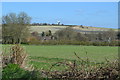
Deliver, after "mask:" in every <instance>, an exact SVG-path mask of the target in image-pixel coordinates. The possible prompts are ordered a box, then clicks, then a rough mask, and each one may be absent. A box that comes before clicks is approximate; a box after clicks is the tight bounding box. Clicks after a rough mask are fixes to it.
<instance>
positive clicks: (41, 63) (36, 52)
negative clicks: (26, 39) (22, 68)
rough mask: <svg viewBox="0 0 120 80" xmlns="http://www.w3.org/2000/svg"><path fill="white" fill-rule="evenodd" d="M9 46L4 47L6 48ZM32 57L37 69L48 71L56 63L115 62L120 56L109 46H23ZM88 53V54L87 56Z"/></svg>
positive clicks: (116, 50) (114, 48)
mask: <svg viewBox="0 0 120 80" xmlns="http://www.w3.org/2000/svg"><path fill="white" fill-rule="evenodd" d="M6 46H8V45H4V46H3V47H6ZM23 46H24V48H25V49H26V51H27V53H28V54H29V56H30V59H31V63H32V64H33V65H34V66H35V67H37V68H44V69H48V67H50V66H51V65H52V64H54V63H55V62H60V61H61V62H62V61H65V60H66V59H67V60H68V61H71V60H78V59H77V57H76V56H75V55H74V52H76V53H77V55H78V56H79V57H81V58H82V59H86V57H88V58H89V59H90V60H91V61H96V62H104V61H105V58H107V59H109V60H114V59H116V58H117V56H118V47H109V46H76V45H53V46H47V45H41V46H40V45H39V46H37V45H23ZM86 52H87V54H86Z"/></svg>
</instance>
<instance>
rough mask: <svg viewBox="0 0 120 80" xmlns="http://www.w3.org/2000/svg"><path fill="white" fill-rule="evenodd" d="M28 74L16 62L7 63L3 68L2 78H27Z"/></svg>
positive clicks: (4, 79)
mask: <svg viewBox="0 0 120 80" xmlns="http://www.w3.org/2000/svg"><path fill="white" fill-rule="evenodd" d="M29 75H30V73H29V72H28V71H25V70H24V69H21V68H20V67H19V65H18V64H8V65H7V66H6V67H5V68H3V73H2V79H3V80H13V79H28V78H29Z"/></svg>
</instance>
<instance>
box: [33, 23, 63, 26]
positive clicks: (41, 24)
mask: <svg viewBox="0 0 120 80" xmlns="http://www.w3.org/2000/svg"><path fill="white" fill-rule="evenodd" d="M31 25H32V26H46V25H49V26H64V24H54V23H52V24H49V23H32V24H31Z"/></svg>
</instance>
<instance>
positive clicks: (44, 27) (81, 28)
mask: <svg viewBox="0 0 120 80" xmlns="http://www.w3.org/2000/svg"><path fill="white" fill-rule="evenodd" d="M66 27H72V28H73V29H75V30H76V31H77V32H102V31H108V30H110V29H112V28H100V27H90V26H76V25H75V26H73V25H64V26H59V25H55V26H53V25H42V26H31V28H30V31H31V32H34V31H37V32H38V33H41V32H43V31H48V30H51V31H52V33H55V32H56V31H58V30H61V29H64V28H66ZM113 30H114V31H118V29H113Z"/></svg>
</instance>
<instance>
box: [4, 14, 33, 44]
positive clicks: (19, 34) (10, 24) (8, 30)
mask: <svg viewBox="0 0 120 80" xmlns="http://www.w3.org/2000/svg"><path fill="white" fill-rule="evenodd" d="M30 21H31V17H29V16H28V15H27V14H26V13H25V12H21V13H19V14H18V15H16V14H15V13H10V14H7V15H5V16H3V18H2V25H3V26H2V33H3V35H2V36H3V39H4V40H3V41H6V39H7V42H9V41H11V38H9V37H12V43H21V41H22V40H23V39H25V38H26V37H27V36H28V35H29V24H30Z"/></svg>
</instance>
